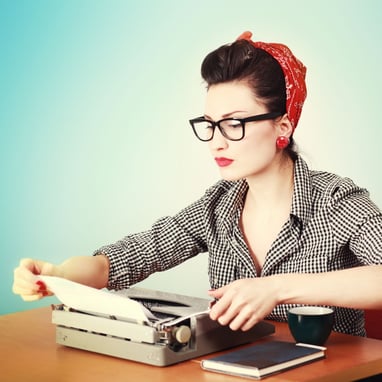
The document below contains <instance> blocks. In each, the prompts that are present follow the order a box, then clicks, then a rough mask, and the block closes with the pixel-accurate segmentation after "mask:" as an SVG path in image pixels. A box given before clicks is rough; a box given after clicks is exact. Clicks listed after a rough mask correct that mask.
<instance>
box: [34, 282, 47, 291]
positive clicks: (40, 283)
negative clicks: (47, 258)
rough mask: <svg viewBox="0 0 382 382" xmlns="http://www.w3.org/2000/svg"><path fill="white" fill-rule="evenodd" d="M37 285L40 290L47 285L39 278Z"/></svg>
mask: <svg viewBox="0 0 382 382" xmlns="http://www.w3.org/2000/svg"><path fill="white" fill-rule="evenodd" d="M36 285H38V290H39V292H41V291H44V290H46V285H45V283H44V282H43V281H41V280H37V281H36Z"/></svg>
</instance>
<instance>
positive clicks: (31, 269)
mask: <svg viewBox="0 0 382 382" xmlns="http://www.w3.org/2000/svg"><path fill="white" fill-rule="evenodd" d="M56 271H57V267H56V266H55V265H53V264H51V263H48V262H46V261H41V260H33V259H22V260H21V261H20V264H19V266H18V267H17V268H15V270H14V279H13V287H12V290H13V293H15V294H18V295H20V296H21V298H22V299H23V300H24V301H36V300H39V299H41V298H43V297H45V296H51V295H52V293H51V292H50V291H49V290H47V288H46V285H45V284H44V283H43V282H42V281H41V280H39V279H38V277H37V276H38V275H46V276H54V275H55V273H56Z"/></svg>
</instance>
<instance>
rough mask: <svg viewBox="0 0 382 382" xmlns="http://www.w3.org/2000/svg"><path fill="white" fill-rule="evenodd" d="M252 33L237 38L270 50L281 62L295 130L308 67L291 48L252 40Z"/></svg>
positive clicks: (290, 115) (287, 103)
mask: <svg viewBox="0 0 382 382" xmlns="http://www.w3.org/2000/svg"><path fill="white" fill-rule="evenodd" d="M251 37H252V33H251V32H244V33H242V34H241V35H240V36H239V37H238V38H237V40H247V41H249V42H250V43H251V44H252V45H253V46H254V47H256V48H260V49H263V50H265V51H266V52H268V53H269V54H270V55H271V56H272V57H273V58H274V59H276V61H277V62H278V63H279V64H280V66H281V68H282V70H283V72H284V76H285V85H286V98H287V101H286V109H287V114H288V118H289V120H290V122H291V123H292V126H293V130H294V129H295V128H296V126H297V123H298V120H299V118H300V115H301V111H302V105H303V104H304V101H305V98H306V84H305V74H306V67H305V66H304V64H303V63H302V62H301V61H300V60H298V59H297V58H296V57H295V56H294V55H293V53H292V52H291V51H290V49H289V48H288V47H287V46H285V45H282V44H278V43H266V42H261V41H256V42H254V41H252V40H251Z"/></svg>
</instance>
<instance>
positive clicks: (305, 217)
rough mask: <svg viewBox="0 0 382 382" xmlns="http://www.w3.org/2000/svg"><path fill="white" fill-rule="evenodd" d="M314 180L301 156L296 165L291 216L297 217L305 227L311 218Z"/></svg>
mask: <svg viewBox="0 0 382 382" xmlns="http://www.w3.org/2000/svg"><path fill="white" fill-rule="evenodd" d="M311 205H312V179H311V176H310V171H309V168H308V165H307V164H306V163H305V161H304V160H303V159H302V158H301V157H300V156H299V157H298V158H297V159H296V161H295V165H294V190H293V200H292V208H291V215H293V216H295V217H297V218H298V219H299V220H300V221H301V222H302V223H303V224H304V225H306V224H307V222H308V221H309V219H310V218H311V214H312V210H311Z"/></svg>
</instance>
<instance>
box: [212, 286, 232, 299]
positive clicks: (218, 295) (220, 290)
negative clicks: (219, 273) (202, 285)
mask: <svg viewBox="0 0 382 382" xmlns="http://www.w3.org/2000/svg"><path fill="white" fill-rule="evenodd" d="M227 289H228V285H225V286H223V287H221V288H218V289H210V290H209V291H208V294H209V295H210V296H211V297H214V298H217V299H219V298H222V296H223V295H224V293H225V292H226V291H227Z"/></svg>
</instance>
